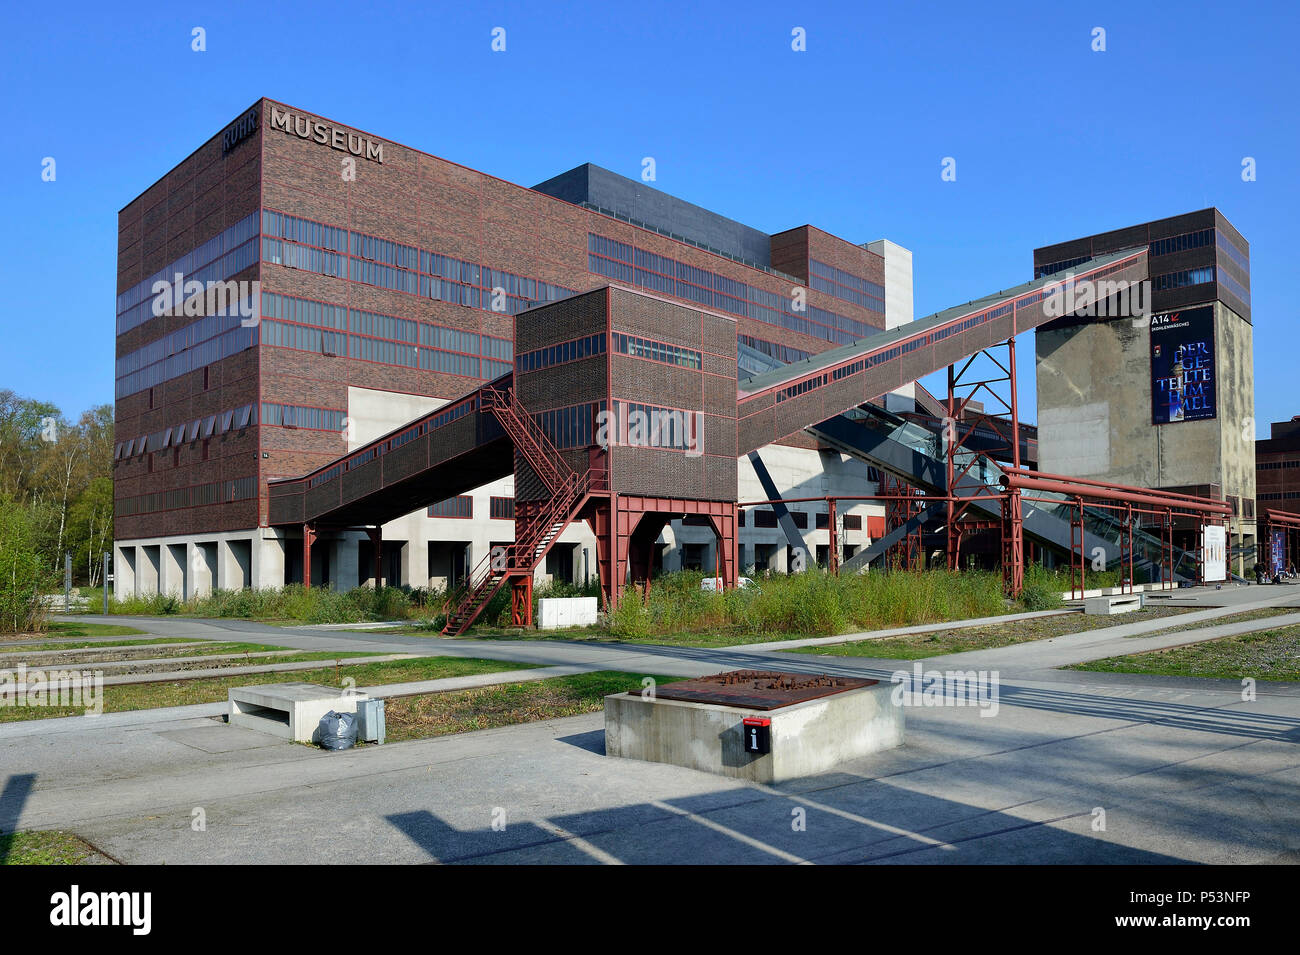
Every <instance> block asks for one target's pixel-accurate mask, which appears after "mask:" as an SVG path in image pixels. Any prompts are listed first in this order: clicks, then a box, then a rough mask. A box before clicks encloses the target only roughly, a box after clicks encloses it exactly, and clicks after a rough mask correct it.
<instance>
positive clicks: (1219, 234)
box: [1034, 228, 1250, 279]
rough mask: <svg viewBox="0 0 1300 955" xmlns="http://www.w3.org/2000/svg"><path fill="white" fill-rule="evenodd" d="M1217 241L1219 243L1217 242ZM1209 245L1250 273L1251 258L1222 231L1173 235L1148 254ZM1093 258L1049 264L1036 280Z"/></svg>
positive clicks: (1157, 242) (1036, 273)
mask: <svg viewBox="0 0 1300 955" xmlns="http://www.w3.org/2000/svg"><path fill="white" fill-rule="evenodd" d="M1216 240H1217V241H1216ZM1209 245H1216V246H1217V248H1219V249H1222V250H1223V252H1224V253H1225V254H1226V255H1227V256H1228V258H1230V259H1232V261H1233V262H1235V263H1236V264H1237V266H1238V267H1240V268H1241V269H1243V270H1244V271H1250V258H1249V256H1247V254H1246V252H1245V251H1244V250H1242V249H1239V248H1238V247H1237V244H1236V243H1235V242H1233V241H1232V239H1230V238H1228V236H1227V235H1226V234H1225V233H1224V232H1223V230H1222V229H1217V228H1215V229H1198V230H1197V231H1196V232H1185V233H1183V234H1182V235H1171V236H1169V237H1167V238H1164V239H1156V240H1155V241H1154V242H1152V243H1151V244H1150V245H1148V246H1147V252H1148V254H1149V255H1150V256H1151V257H1153V258H1154V257H1155V256H1157V255H1169V254H1171V253H1174V252H1185V251H1187V250H1188V249H1203V248H1205V247H1206V246H1209ZM1090 258H1091V256H1087V255H1081V256H1078V257H1076V258H1073V259H1065V260H1064V261H1061V262H1049V263H1046V264H1044V265H1040V266H1037V267H1036V268H1035V269H1034V278H1036V279H1037V278H1042V277H1043V276H1044V275H1054V274H1055V273H1057V272H1061V271H1064V270H1065V269H1068V268H1073V267H1074V266H1076V265H1079V264H1081V263H1083V262H1087V261H1088V259H1090Z"/></svg>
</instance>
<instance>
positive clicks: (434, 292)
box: [262, 211, 573, 315]
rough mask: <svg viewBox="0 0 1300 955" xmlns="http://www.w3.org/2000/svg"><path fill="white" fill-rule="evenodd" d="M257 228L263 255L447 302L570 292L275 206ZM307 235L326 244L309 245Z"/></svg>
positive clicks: (529, 300) (495, 302)
mask: <svg viewBox="0 0 1300 955" xmlns="http://www.w3.org/2000/svg"><path fill="white" fill-rule="evenodd" d="M262 231H263V233H264V234H265V235H266V238H265V239H264V240H263V260H264V261H267V262H272V263H274V264H277V265H287V266H290V267H292V268H299V269H305V270H307V271H311V272H319V273H321V274H324V275H333V276H336V277H338V278H349V279H351V280H352V281H354V282H361V283H363V284H366V285H374V286H377V287H379V288H387V289H393V290H395V291H399V292H407V293H409V294H411V295H420V296H423V297H424V298H431V299H436V300H438V301H443V302H449V303H451V304H453V305H465V306H468V307H470V308H480V309H484V310H487V311H494V312H505V313H507V314H511V315H513V314H516V313H517V312H520V311H523V310H524V309H525V308H530V307H532V306H533V305H536V304H538V303H539V302H553V301H557V300H558V299H562V298H565V297H567V296H569V295H572V294H573V290H572V289H568V288H565V287H563V286H560V285H553V284H551V283H549V282H542V281H539V280H538V279H533V278H528V277H527V276H523V275H517V274H515V273H513V272H506V271H503V270H501V269H492V268H488V267H487V266H483V265H479V264H478V263H476V262H467V261H464V260H462V259H457V258H453V257H451V256H447V255H442V254H440V253H437V252H432V251H429V250H427V249H418V248H416V247H414V246H409V245H401V244H400V243H397V242H392V241H390V240H388V239H381V238H379V237H378V236H372V235H365V234H363V233H360V232H352V233H349V232H348V231H347V230H345V229H340V228H336V227H331V226H326V225H324V224H322V223H318V222H312V221H310V220H307V219H299V218H296V217H294V216H290V215H285V214H284V213H280V212H270V211H265V212H263V214H262ZM313 240H315V241H320V242H325V243H327V244H325V245H323V246H319V247H311V246H314V245H315V241H313Z"/></svg>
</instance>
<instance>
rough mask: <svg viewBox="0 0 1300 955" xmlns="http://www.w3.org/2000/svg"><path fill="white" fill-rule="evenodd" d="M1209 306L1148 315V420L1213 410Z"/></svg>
mask: <svg viewBox="0 0 1300 955" xmlns="http://www.w3.org/2000/svg"><path fill="white" fill-rule="evenodd" d="M1215 377H1216V376H1215V368H1214V306H1212V305H1204V306H1201V307H1199V308H1192V309H1184V310H1183V311H1181V312H1165V313H1164V314H1161V315H1155V316H1153V317H1152V319H1151V421H1152V423H1153V424H1171V423H1173V422H1178V421H1198V420H1200V419H1203V418H1213V417H1215V415H1216V413H1217V412H1216V408H1215V400H1214V382H1215Z"/></svg>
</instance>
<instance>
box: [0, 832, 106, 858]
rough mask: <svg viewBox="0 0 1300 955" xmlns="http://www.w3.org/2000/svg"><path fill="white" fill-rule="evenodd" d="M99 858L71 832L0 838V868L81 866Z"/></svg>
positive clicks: (19, 833) (26, 833) (3, 836)
mask: <svg viewBox="0 0 1300 955" xmlns="http://www.w3.org/2000/svg"><path fill="white" fill-rule="evenodd" d="M96 857H100V856H99V853H98V852H96V851H95V850H94V849H93V848H91V847H90V846H89V845H87V844H86V843H85V842H83V841H82V839H81V838H80V837H79V836H75V835H73V834H72V833H70V832H59V831H45V832H11V833H7V834H4V835H0V865H81V864H82V863H85V862H87V861H89V860H91V859H94V858H96ZM101 858H102V857H101Z"/></svg>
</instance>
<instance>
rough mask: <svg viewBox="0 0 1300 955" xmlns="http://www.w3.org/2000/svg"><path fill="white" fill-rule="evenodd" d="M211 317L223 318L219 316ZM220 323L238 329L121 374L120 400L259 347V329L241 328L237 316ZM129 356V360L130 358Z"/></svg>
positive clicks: (118, 380)
mask: <svg viewBox="0 0 1300 955" xmlns="http://www.w3.org/2000/svg"><path fill="white" fill-rule="evenodd" d="M209 317H210V318H214V319H215V318H220V316H209ZM204 321H207V319H204ZM221 321H224V322H229V321H233V322H234V324H235V326H236V327H235V328H232V329H230V330H229V331H226V332H222V333H221V334H219V335H217V336H216V337H214V338H209V339H208V340H207V341H204V342H200V343H199V344H197V345H194V346H193V347H190V348H187V349H186V350H184V351H181V352H179V353H177V354H174V355H169V356H168V357H166V358H163V359H161V360H159V361H155V362H153V363H151V364H149V365H147V366H146V367H143V368H141V369H140V370H138V371H132V372H129V373H121V374H119V375H118V377H117V381H116V382H115V388H114V391H115V394H116V395H117V397H118V398H125V397H126V396H127V395H133V394H135V393H136V392H139V391H144V390H145V389H146V388H153V387H155V386H157V385H161V384H162V383H163V382H166V381H171V380H172V379H173V378H178V377H180V376H181V375H186V374H189V373H190V372H191V371H197V370H198V369H199V368H204V367H206V366H208V365H211V364H213V363H214V362H218V361H221V360H222V359H223V358H229V357H230V356H231V355H237V354H238V353H239V352H241V351H245V350H247V349H249V348H252V347H253V346H254V345H256V344H257V329H255V328H242V327H239V321H240V320H239V317H238V316H234V317H233V318H232V317H229V316H228V317H225V318H222V319H221ZM181 331H184V330H183V329H182V330H181ZM155 344H156V343H155ZM147 347H151V346H147ZM132 354H135V353H132ZM126 357H128V358H130V357H131V356H126Z"/></svg>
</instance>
